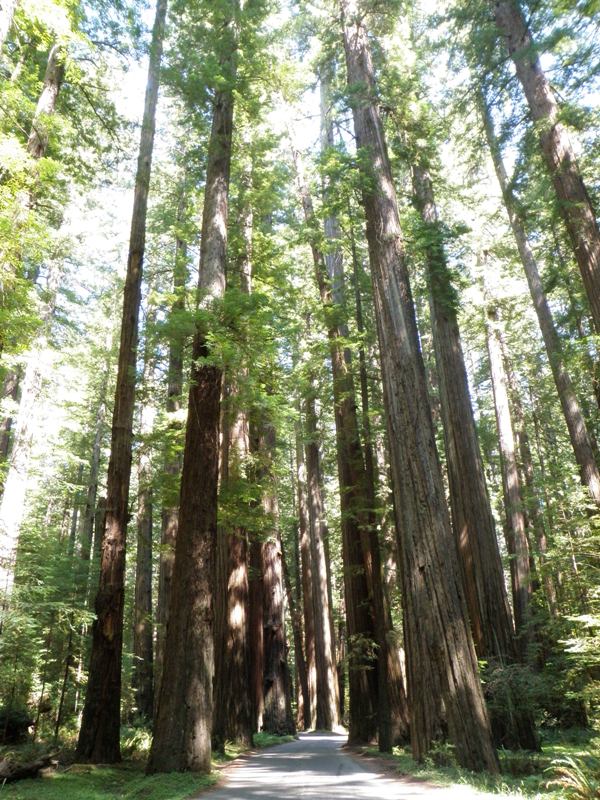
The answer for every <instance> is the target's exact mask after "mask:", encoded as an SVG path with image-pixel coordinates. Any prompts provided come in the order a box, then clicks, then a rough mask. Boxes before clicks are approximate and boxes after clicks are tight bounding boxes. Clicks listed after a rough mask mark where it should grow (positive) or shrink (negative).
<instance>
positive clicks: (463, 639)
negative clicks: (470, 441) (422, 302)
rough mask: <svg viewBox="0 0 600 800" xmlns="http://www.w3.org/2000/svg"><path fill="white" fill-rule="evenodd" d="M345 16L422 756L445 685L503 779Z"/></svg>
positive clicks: (459, 733) (364, 84) (470, 761)
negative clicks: (478, 668) (485, 700)
mask: <svg viewBox="0 0 600 800" xmlns="http://www.w3.org/2000/svg"><path fill="white" fill-rule="evenodd" d="M340 10H341V12H342V24H343V35H344V46H345V52H346V66H347V77H348V86H349V87H351V90H352V91H351V94H350V102H351V106H352V111H353V116H354V127H355V133H356V139H357V147H358V148H359V149H360V151H361V153H362V154H363V155H362V157H361V159H360V168H361V170H362V172H363V174H364V184H363V204H364V208H365V215H366V220H367V241H368V246H369V256H370V261H371V270H372V279H373V289H374V298H375V309H376V317H377V328H378V336H379V344H380V351H381V357H382V376H383V385H384V403H385V410H386V422H387V428H388V437H389V443H390V453H391V466H392V475H393V481H394V491H395V497H396V507H397V509H398V511H399V513H400V515H401V530H400V531H399V532H398V533H399V543H398V544H399V552H400V554H401V565H402V570H401V571H402V583H403V597H404V603H405V605H404V625H405V632H406V636H407V657H408V661H409V664H408V676H409V684H408V689H409V697H410V704H409V705H410V708H411V712H412V715H413V716H412V717H411V725H412V727H411V739H412V746H413V753H414V755H415V757H416V758H418V759H422V758H423V756H424V755H425V753H426V752H427V750H428V749H429V747H430V745H431V735H432V731H431V729H430V727H429V725H428V719H431V717H432V712H433V708H432V704H433V701H435V700H436V699H437V695H436V690H437V689H438V687H439V690H440V691H441V697H442V700H443V702H444V705H445V709H446V714H447V719H448V726H449V730H450V736H451V738H452V741H453V743H454V745H455V748H456V754H457V757H458V760H459V762H460V763H461V764H462V765H464V766H466V767H468V768H470V769H475V770H483V769H487V770H490V771H492V772H497V771H498V761H497V756H496V752H495V750H494V746H493V743H492V737H491V731H490V724H489V720H488V715H487V710H486V707H485V702H484V699H483V692H482V689H481V684H480V682H479V677H478V670H477V660H476V656H475V648H474V646H473V640H472V638H471V632H470V629H469V623H468V617H467V609H466V604H465V600H464V597H463V595H462V590H461V579H460V567H459V563H458V552H457V548H456V543H455V541H454V537H453V534H452V528H451V525H450V518H449V515H448V510H447V507H446V502H445V496H444V485H443V480H442V472H441V467H440V462H439V457H438V453H437V448H436V444H435V432H434V428H433V421H432V417H431V410H430V407H429V399H428V395H427V384H426V378H425V370H424V366H423V359H422V356H421V352H420V349H419V338H418V332H417V325H416V319H415V312H414V305H413V301H412V296H411V291H410V283H409V278H408V271H407V267H406V262H405V257H404V250H403V244H402V234H401V230H400V221H399V216H398V204H397V199H396V191H395V188H394V181H393V178H392V173H391V166H390V162H389V157H388V153H387V148H386V142H385V133H384V130H383V125H382V122H381V118H380V115H379V106H378V103H377V91H376V86H375V79H374V70H373V63H372V60H371V53H370V48H369V42H368V36H367V30H366V28H365V26H364V23H363V17H362V16H361V14H360V13H359V9H358V5H357V2H356V0H341V2H340ZM427 665H429V668H427ZM425 670H426V671H425ZM422 678H425V679H426V682H425V683H424V682H423V680H422ZM430 678H433V679H434V682H432V681H431V680H430Z"/></svg>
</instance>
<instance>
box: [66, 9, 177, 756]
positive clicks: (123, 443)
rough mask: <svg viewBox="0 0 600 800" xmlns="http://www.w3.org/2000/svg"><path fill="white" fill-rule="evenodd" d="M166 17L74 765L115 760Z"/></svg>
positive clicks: (142, 165) (155, 37)
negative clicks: (148, 221)
mask: <svg viewBox="0 0 600 800" xmlns="http://www.w3.org/2000/svg"><path fill="white" fill-rule="evenodd" d="M166 13H167V0H158V2H157V6H156V16H155V20H154V28H153V31H152V44H151V49H150V61H149V65H148V81H147V84H146V97H145V102H144V117H143V121H142V134H141V139H140V149H139V155H138V166H137V174H136V181H135V193H134V201H133V214H132V218H131V234H130V240H129V258H128V261H127V274H126V277H125V289H124V294H123V316H122V321H121V341H120V346H119V361H118V370H117V385H116V390H115V402H114V408H113V422H112V435H111V450H110V460H109V464H108V483H107V498H106V514H105V528H104V536H103V540H102V563H101V567H100V586H99V589H98V594H97V595H96V603H95V608H96V616H97V619H96V620H95V622H94V626H93V637H92V652H91V657H90V668H89V677H88V685H87V693H86V698H85V706H84V709H83V717H82V722H81V729H80V731H79V740H78V742H77V753H76V755H77V758H78V759H79V760H80V761H93V762H100V763H114V762H115V761H119V760H120V758H121V751H120V743H119V733H120V722H121V720H120V713H121V708H120V707H121V653H122V648H123V603H124V590H125V541H126V534H127V521H128V516H129V484H130V479H131V449H132V438H133V437H132V425H133V410H134V403H135V382H136V357H137V341H138V319H139V308H140V299H141V288H142V267H143V259H144V248H145V242H146V212H147V207H148V190H149V186H150V172H151V167H152V151H153V147H154V131H155V127H156V104H157V100H158V86H159V75H160V61H161V56H162V45H163V35H164V27H165V17H166Z"/></svg>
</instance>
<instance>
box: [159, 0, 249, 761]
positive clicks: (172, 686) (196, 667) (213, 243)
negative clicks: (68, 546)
mask: <svg viewBox="0 0 600 800" xmlns="http://www.w3.org/2000/svg"><path fill="white" fill-rule="evenodd" d="M238 12H239V6H238V3H237V2H234V3H232V6H231V16H230V17H229V18H228V19H227V20H226V24H225V25H223V27H222V28H221V29H220V30H221V34H220V37H221V38H220V46H221V47H224V52H225V55H224V57H223V60H222V64H221V67H222V69H223V71H224V74H225V75H226V78H227V85H226V86H225V87H224V88H221V89H219V90H218V91H217V92H216V94H215V97H214V100H213V120H212V130H211V136H210V143H209V152H208V162H207V170H206V190H205V195H204V212H203V219H202V237H201V245H200V268H199V282H198V286H199V295H200V297H201V298H202V299H203V301H204V302H210V303H213V304H215V303H217V302H218V301H219V300H221V299H222V297H223V295H224V292H225V268H226V261H227V222H228V199H229V177H230V166H231V145H232V134H233V103H234V100H233V83H234V81H235V75H236V60H235V39H236V35H237V33H236V32H237V22H238V21H237V19H235V17H237V14H238ZM209 355H210V346H209V342H208V338H207V332H206V331H205V330H203V329H202V327H198V329H197V331H196V334H195V336H194V344H193V349H192V375H191V385H190V392H189V401H188V417H187V424H186V437H185V448H184V454H183V468H182V472H181V495H180V503H179V526H178V531H177V542H176V545H175V564H174V567H173V578H172V586H171V597H170V609H169V624H168V626H167V637H166V641H165V654H164V664H163V675H162V681H161V687H160V696H159V700H158V708H157V714H156V721H155V732H154V740H153V742H152V748H151V751H150V759H149V762H148V771H149V772H171V771H174V770H175V771H177V770H179V771H181V770H193V771H199V772H209V771H210V767H211V731H212V699H213V697H212V681H213V671H214V652H213V651H214V647H213V635H212V588H213V569H214V567H213V565H214V558H215V544H216V526H217V488H218V466H219V422H220V413H221V383H222V373H221V369H220V367H218V366H217V365H215V364H210V363H206V361H205V359H207V357H208V356H209Z"/></svg>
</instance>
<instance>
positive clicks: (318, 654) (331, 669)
mask: <svg viewBox="0 0 600 800" xmlns="http://www.w3.org/2000/svg"><path fill="white" fill-rule="evenodd" d="M304 412H305V425H306V428H305V453H306V493H307V500H308V519H309V528H308V533H309V543H310V562H311V577H312V599H313V607H314V614H315V626H314V628H315V662H316V672H317V698H316V699H317V720H316V727H317V728H318V729H319V730H333V728H335V726H336V725H338V724H339V716H338V714H339V711H338V706H339V687H338V681H337V674H336V667H335V634H334V629H333V624H332V613H331V612H332V607H331V598H330V589H329V571H328V568H327V551H326V546H327V545H326V542H327V525H326V520H325V507H324V503H323V493H322V491H321V485H322V479H321V459H320V455H319V445H318V431H317V416H316V413H315V409H314V400H313V398H312V397H311V396H310V395H308V396H307V397H305V400H304ZM299 477H300V476H299ZM342 535H343V532H342ZM361 567H362V564H361V562H360V561H359V562H358V567H357V569H358V570H359V571H360V570H361ZM346 570H347V567H346V563H344V573H346ZM363 580H364V578H362V577H361V573H360V572H359V573H358V574H357V575H356V576H355V577H354V581H351V580H349V579H348V577H347V576H346V575H344V585H345V589H346V590H348V589H350V591H352V590H353V587H352V583H353V584H354V585H355V586H358V589H359V591H363V592H364V591H365V589H364V587H363V586H362V581H363ZM363 597H364V594H363ZM363 630H364V629H363ZM367 630H368V629H367ZM356 666H357V667H359V666H360V664H357V665H356ZM356 672H357V675H356V676H355V681H356V684H357V685H358V689H359V691H360V694H359V697H364V698H365V706H363V707H364V708H365V710H367V711H368V712H369V713H370V714H371V715H372V713H373V712H372V708H371V707H370V694H371V692H370V688H369V685H368V681H367V674H366V671H365V670H364V669H357V670H356ZM366 724H367V725H368V726H369V728H370V727H371V725H370V722H369V720H367V721H366Z"/></svg>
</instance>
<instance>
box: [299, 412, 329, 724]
mask: <svg viewBox="0 0 600 800" xmlns="http://www.w3.org/2000/svg"><path fill="white" fill-rule="evenodd" d="M296 471H297V481H296V491H297V495H298V530H299V533H300V537H299V538H300V562H301V573H302V581H301V583H302V611H303V618H304V642H305V653H306V658H305V670H306V686H305V687H303V691H302V695H303V699H304V714H303V716H304V728H305V730H308V729H309V728H317V727H318V723H317V686H320V687H321V703H322V704H323V703H324V704H325V706H324V708H323V709H322V717H323V718H326V717H327V710H326V707H327V693H326V691H325V689H326V687H327V681H328V671H327V670H328V666H327V664H328V663H329V669H330V670H331V669H333V665H332V661H331V658H329V662H328V661H327V659H326V657H325V651H326V647H327V645H326V643H325V641H324V640H325V639H326V638H327V635H328V634H329V635H330V634H331V631H330V630H329V614H327V619H326V620H325V625H326V628H325V629H323V628H321V629H320V630H319V631H318V636H319V639H320V641H319V656H320V663H319V677H318V678H317V661H316V636H317V634H316V632H315V626H316V623H317V619H316V617H317V612H316V607H317V604H318V610H319V616H318V624H319V625H323V621H324V615H323V609H322V605H323V598H322V596H319V597H318V598H317V600H316V602H315V596H314V593H315V585H316V584H317V582H318V581H317V578H316V576H315V575H314V574H313V556H312V552H311V539H313V538H314V537H313V536H311V524H310V517H309V512H308V491H307V476H306V463H305V458H304V447H303V443H302V434H301V430H300V429H299V427H298V428H297V430H296ZM315 568H316V569H318V566H316V567H315ZM323 590H324V591H325V593H326V592H327V586H326V585H325V586H324V587H321V586H319V588H318V591H319V592H321V591H323ZM325 603H326V604H327V599H326V600H325ZM329 645H330V650H331V641H330V642H329ZM330 656H331V653H330ZM321 722H323V719H321Z"/></svg>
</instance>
